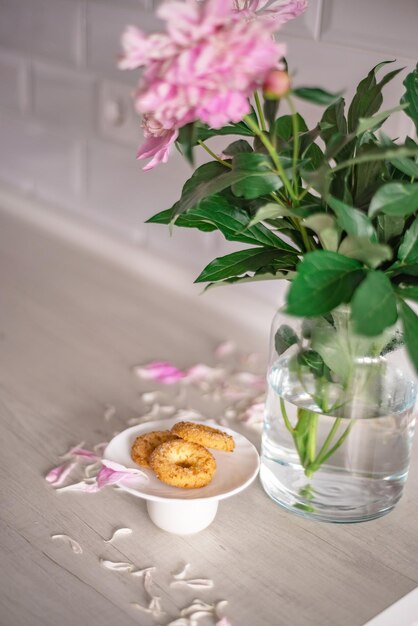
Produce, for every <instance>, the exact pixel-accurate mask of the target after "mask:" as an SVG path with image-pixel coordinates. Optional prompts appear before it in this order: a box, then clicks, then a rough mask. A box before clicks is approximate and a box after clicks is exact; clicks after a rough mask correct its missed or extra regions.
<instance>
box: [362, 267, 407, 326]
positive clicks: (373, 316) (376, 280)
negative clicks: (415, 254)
mask: <svg viewBox="0 0 418 626" xmlns="http://www.w3.org/2000/svg"><path fill="white" fill-rule="evenodd" d="M351 317H352V320H353V323H354V330H355V332H357V333H358V334H360V335H367V336H369V337H375V336H377V335H380V334H381V333H382V332H383V331H384V329H385V328H387V327H388V326H392V325H393V324H394V323H395V322H396V320H397V318H398V311H397V308H396V296H395V293H394V291H393V288H392V284H391V282H390V280H389V278H388V277H387V276H386V274H384V273H383V272H379V271H371V272H368V274H367V276H366V278H365V279H364V280H363V281H362V282H361V284H360V286H359V287H358V288H357V289H356V291H355V292H354V295H353V298H352V300H351Z"/></svg>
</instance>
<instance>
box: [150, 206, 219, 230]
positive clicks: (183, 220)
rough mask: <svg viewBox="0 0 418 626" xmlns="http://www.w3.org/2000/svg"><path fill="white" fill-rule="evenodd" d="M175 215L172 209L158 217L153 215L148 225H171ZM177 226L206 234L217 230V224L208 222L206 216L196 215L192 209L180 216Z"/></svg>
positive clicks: (159, 214)
mask: <svg viewBox="0 0 418 626" xmlns="http://www.w3.org/2000/svg"><path fill="white" fill-rule="evenodd" d="M172 215H173V210H172V209H166V210H165V211H161V212H160V213H157V214H156V215H153V216H152V217H150V218H149V219H148V220H147V222H146V223H147V224H170V222H171V217H172ZM176 226H180V227H182V228H197V229H198V230H201V231H203V232H206V233H210V232H212V231H214V230H217V227H216V226H215V224H213V223H210V222H208V221H207V218H206V217H205V216H203V217H202V216H201V215H195V214H194V212H193V209H191V210H190V211H189V212H188V213H183V214H182V215H179V216H178V218H177V219H176Z"/></svg>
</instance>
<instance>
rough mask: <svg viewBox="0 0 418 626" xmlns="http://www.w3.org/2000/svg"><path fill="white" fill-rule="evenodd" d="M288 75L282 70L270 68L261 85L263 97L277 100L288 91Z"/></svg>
mask: <svg viewBox="0 0 418 626" xmlns="http://www.w3.org/2000/svg"><path fill="white" fill-rule="evenodd" d="M290 86H291V84H290V77H289V74H288V73H287V72H285V71H284V70H272V71H271V72H270V73H269V74H268V75H267V78H266V80H265V81H264V85H263V92H264V97H265V98H266V99H267V100H278V99H279V98H282V97H283V96H285V95H286V94H287V93H288V92H289V91H290Z"/></svg>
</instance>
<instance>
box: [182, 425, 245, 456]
mask: <svg viewBox="0 0 418 626" xmlns="http://www.w3.org/2000/svg"><path fill="white" fill-rule="evenodd" d="M171 432H172V433H174V434H175V435H178V436H179V437H181V438H182V439H184V440H185V441H189V442H191V443H198V444H200V445H201V446H205V447H206V448H214V449H215V450H223V451H224V452H232V451H233V450H234V448H235V441H234V438H233V437H232V436H231V435H228V434H227V433H225V432H223V431H222V430H219V429H218V428H212V426H206V425H205V424H195V423H194V422H177V424H175V425H174V426H173V427H172V429H171Z"/></svg>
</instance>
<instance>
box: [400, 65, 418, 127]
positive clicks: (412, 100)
mask: <svg viewBox="0 0 418 626" xmlns="http://www.w3.org/2000/svg"><path fill="white" fill-rule="evenodd" d="M403 84H404V86H405V87H406V91H405V94H404V95H403V97H402V100H401V102H402V103H405V104H408V105H409V106H408V108H407V110H406V111H405V113H406V114H407V115H408V116H409V117H410V118H411V120H412V121H413V122H414V124H415V128H416V129H417V132H418V64H417V66H416V68H415V69H414V71H413V72H411V73H410V74H408V76H407V77H406V78H405V80H404V81H403Z"/></svg>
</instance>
